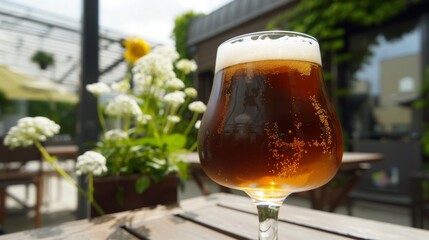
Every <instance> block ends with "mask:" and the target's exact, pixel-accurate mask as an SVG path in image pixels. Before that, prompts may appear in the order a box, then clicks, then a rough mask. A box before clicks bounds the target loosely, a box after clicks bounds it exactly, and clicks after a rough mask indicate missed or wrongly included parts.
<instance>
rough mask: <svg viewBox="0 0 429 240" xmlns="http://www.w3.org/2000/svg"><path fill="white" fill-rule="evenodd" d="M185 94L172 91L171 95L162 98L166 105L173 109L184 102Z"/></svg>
mask: <svg viewBox="0 0 429 240" xmlns="http://www.w3.org/2000/svg"><path fill="white" fill-rule="evenodd" d="M185 97H186V94H185V93H184V92H182V91H174V92H171V93H167V94H165V96H164V101H165V102H166V103H168V104H171V105H173V106H175V107H177V106H180V104H183V103H184V102H185Z"/></svg>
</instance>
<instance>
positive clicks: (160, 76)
mask: <svg viewBox="0 0 429 240" xmlns="http://www.w3.org/2000/svg"><path fill="white" fill-rule="evenodd" d="M133 73H134V78H133V82H134V89H133V90H134V91H135V93H136V94H148V93H152V92H154V90H153V89H158V88H160V87H163V86H164V84H165V82H167V81H169V80H173V79H176V74H175V73H174V70H173V65H172V63H171V60H170V59H168V58H166V57H164V56H162V55H160V54H157V53H149V54H147V55H145V56H144V57H142V58H140V59H139V60H137V62H136V64H135V66H134V68H133Z"/></svg>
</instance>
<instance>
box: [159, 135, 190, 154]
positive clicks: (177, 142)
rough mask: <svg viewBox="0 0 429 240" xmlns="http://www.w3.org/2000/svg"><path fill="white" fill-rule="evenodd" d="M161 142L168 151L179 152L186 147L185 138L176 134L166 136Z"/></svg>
mask: <svg viewBox="0 0 429 240" xmlns="http://www.w3.org/2000/svg"><path fill="white" fill-rule="evenodd" d="M162 140H163V142H164V144H165V145H167V148H168V150H170V151H176V150H179V149H181V148H184V147H185V145H186V137H185V136H183V135H181V134H178V133H175V134H171V135H167V136H165V137H164V138H163V139H162Z"/></svg>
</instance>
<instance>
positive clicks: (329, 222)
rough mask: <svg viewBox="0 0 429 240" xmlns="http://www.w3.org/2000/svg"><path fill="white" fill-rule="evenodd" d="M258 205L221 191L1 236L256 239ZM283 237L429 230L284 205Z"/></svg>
mask: <svg viewBox="0 0 429 240" xmlns="http://www.w3.org/2000/svg"><path fill="white" fill-rule="evenodd" d="M255 212H256V208H255V207H254V205H253V203H252V202H251V200H250V199H249V198H247V197H241V196H237V195H231V194H226V193H217V194H213V195H209V196H204V197H197V198H192V199H188V200H184V201H182V202H181V203H180V206H178V207H174V206H173V207H165V206H158V207H156V208H152V209H140V210H135V211H128V212H122V213H117V214H112V215H107V216H104V217H101V218H96V219H93V220H92V221H88V220H86V219H85V220H79V221H73V222H68V223H64V224H61V225H58V226H53V227H46V228H41V229H36V230H29V231H23V232H18V233H14V234H9V235H3V236H0V240H6V239H8V240H9V239H10V240H11V239H155V240H156V239H174V240H181V239H186V240H193V239H198V240H200V239H208V240H210V239H216V240H218V239H256V238H257V224H258V219H257V216H256V214H255ZM279 219H280V222H279V239H288V240H296V239H318V240H321V239H322V240H323V239H327V240H328V239H329V240H337V239H383V240H384V239H389V240H401V239H404V240H409V239H413V240H427V239H429V231H426V230H422V229H417V228H411V227H405V226H400V225H395V224H390V223H383V222H378V221H373V220H366V219H361V218H356V217H350V216H345V215H339V214H334V213H328V212H322V211H318V210H312V209H306V208H302V207H296V206H289V205H283V206H282V208H281V211H280V216H279Z"/></svg>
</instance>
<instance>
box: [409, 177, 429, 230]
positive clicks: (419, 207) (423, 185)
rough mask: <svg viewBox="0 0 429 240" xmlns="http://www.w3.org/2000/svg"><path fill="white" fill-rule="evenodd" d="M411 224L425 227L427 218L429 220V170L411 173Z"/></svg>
mask: <svg viewBox="0 0 429 240" xmlns="http://www.w3.org/2000/svg"><path fill="white" fill-rule="evenodd" d="M410 193H411V199H412V203H411V224H412V226H413V227H416V228H425V226H424V221H425V218H426V219H427V220H429V172H412V173H410Z"/></svg>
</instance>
